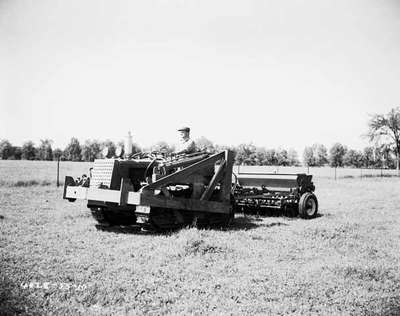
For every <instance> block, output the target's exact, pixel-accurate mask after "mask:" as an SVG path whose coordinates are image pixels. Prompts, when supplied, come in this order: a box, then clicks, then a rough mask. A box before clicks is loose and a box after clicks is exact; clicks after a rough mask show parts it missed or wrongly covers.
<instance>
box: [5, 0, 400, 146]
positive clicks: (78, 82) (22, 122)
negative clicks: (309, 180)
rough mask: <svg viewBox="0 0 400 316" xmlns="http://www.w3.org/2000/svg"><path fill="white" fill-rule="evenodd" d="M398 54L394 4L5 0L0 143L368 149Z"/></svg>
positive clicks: (385, 106) (393, 97) (375, 0)
mask: <svg viewBox="0 0 400 316" xmlns="http://www.w3.org/2000/svg"><path fill="white" fill-rule="evenodd" d="M399 56H400V1H397V0H392V1H391V0H387V1H380V0H326V1H321V0H308V1H300V0H291V1H289V0H264V1H261V0H254V1H250V0H243V1H236V0H226V1H225V0H223V1H218V0H214V1H207V0H196V1H195V0H179V1H167V0H149V1H121V0H114V1H104V0H87V1H78V0H70V1H60V0H36V1H34V0H31V1H28V0H0V139H8V140H10V141H11V142H12V143H13V144H14V145H22V144H23V143H24V142H25V141H27V140H33V141H34V142H35V143H36V144H39V141H40V139H45V138H50V139H52V140H53V141H54V144H53V147H61V148H63V147H64V146H66V145H67V143H68V142H69V140H70V139H71V137H77V138H78V139H79V140H80V141H82V142H83V141H84V140H86V139H99V140H105V139H111V140H113V141H119V140H123V139H124V137H125V136H126V135H127V133H128V131H131V132H132V134H133V138H134V141H135V142H137V143H138V144H140V145H141V146H149V145H152V144H154V143H156V142H158V141H161V140H163V141H167V142H171V143H173V142H175V141H176V140H177V137H178V133H177V132H176V129H177V128H179V127H181V126H190V127H191V129H192V137H193V138H197V137H200V136H205V137H207V138H208V139H210V140H211V141H213V142H215V143H218V144H226V145H238V144H240V143H250V142H251V143H253V144H255V145H257V146H264V147H266V148H279V147H281V148H294V149H296V150H298V151H299V152H301V151H302V150H303V148H304V147H305V146H306V145H311V144H313V143H315V142H318V143H322V144H325V145H326V146H327V147H330V146H331V145H332V144H333V143H334V142H341V143H343V144H346V145H347V146H349V147H352V148H356V149H361V148H363V147H364V146H366V145H368V141H367V139H366V138H363V137H362V135H364V134H365V133H366V131H367V121H368V119H369V117H370V115H371V114H374V113H387V112H388V111H389V110H390V109H391V108H393V107H395V106H399V105H400V57H399Z"/></svg>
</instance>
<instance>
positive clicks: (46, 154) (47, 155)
mask: <svg viewBox="0 0 400 316" xmlns="http://www.w3.org/2000/svg"><path fill="white" fill-rule="evenodd" d="M52 143H53V141H52V140H50V139H41V140H40V146H39V148H38V150H37V158H38V159H39V160H53V150H52V148H51V144H52Z"/></svg>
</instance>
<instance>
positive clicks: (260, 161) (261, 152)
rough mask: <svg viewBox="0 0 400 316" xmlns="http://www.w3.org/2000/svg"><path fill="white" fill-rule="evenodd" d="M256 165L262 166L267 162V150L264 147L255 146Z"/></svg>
mask: <svg viewBox="0 0 400 316" xmlns="http://www.w3.org/2000/svg"><path fill="white" fill-rule="evenodd" d="M255 159H256V161H255V162H256V165H258V166H264V165H266V164H267V163H268V161H267V151H266V150H265V148H264V147H257V148H256V153H255Z"/></svg>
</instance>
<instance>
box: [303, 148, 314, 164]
mask: <svg viewBox="0 0 400 316" xmlns="http://www.w3.org/2000/svg"><path fill="white" fill-rule="evenodd" d="M303 162H304V164H305V165H306V166H308V167H314V166H315V165H316V160H315V157H314V150H313V148H312V147H309V146H307V147H306V148H304V151H303Z"/></svg>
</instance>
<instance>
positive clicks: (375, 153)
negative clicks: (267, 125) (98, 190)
mask: <svg viewBox="0 0 400 316" xmlns="http://www.w3.org/2000/svg"><path fill="white" fill-rule="evenodd" d="M195 142H196V145H197V147H198V149H199V150H200V151H207V152H210V153H214V152H218V151H221V150H225V149H230V150H232V151H233V152H234V153H235V163H236V164H238V165H247V166H255V165H258V166H300V165H301V162H300V158H299V156H298V153H297V152H296V150H294V149H282V148H278V149H275V148H271V149H266V148H264V147H258V146H255V145H254V144H252V143H248V144H240V145H238V146H224V145H217V144H213V143H212V142H211V141H210V140H208V139H207V138H206V137H200V138H199V139H197V140H195ZM52 144H53V142H52V140H50V139H44V140H41V141H40V144H39V145H38V146H35V144H34V143H33V142H32V141H27V142H25V143H24V144H23V145H22V146H21V147H18V146H13V145H12V144H11V143H10V142H9V141H8V140H2V141H0V157H1V158H2V159H16V160H18V159H25V160H57V159H59V158H60V159H62V160H69V161H93V160H94V159H96V158H102V157H103V155H102V150H103V148H104V147H107V148H108V156H109V157H113V156H115V153H116V150H117V147H118V146H121V147H122V148H123V146H124V144H123V142H122V141H121V142H118V143H114V142H113V141H111V140H106V141H98V140H86V141H85V142H84V143H82V144H81V143H80V142H79V140H78V139H77V138H75V137H73V138H71V140H70V142H69V144H68V145H67V146H66V147H65V148H64V149H60V148H55V149H53V148H52ZM174 150H175V148H174V146H173V145H171V144H168V143H167V142H164V141H161V142H158V143H156V144H154V145H153V146H151V147H150V148H141V147H140V146H138V145H137V144H134V145H133V153H136V152H140V151H157V152H162V153H164V154H167V155H168V154H170V153H172V152H174ZM302 162H303V165H305V166H310V167H321V166H326V165H329V166H332V167H355V168H361V167H363V168H395V166H396V162H395V159H394V157H393V155H392V151H391V149H390V148H389V147H388V146H380V147H366V148H364V150H362V151H361V150H355V149H349V148H347V147H346V146H345V145H342V144H340V143H336V144H334V145H333V146H332V147H331V148H330V149H329V150H328V149H327V148H326V147H325V146H324V145H322V144H313V145H312V146H307V147H305V149H304V151H303V156H302Z"/></svg>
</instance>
